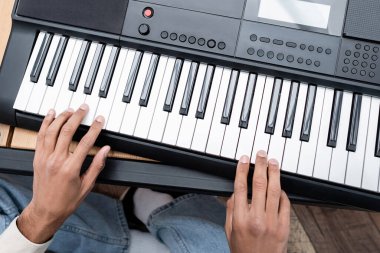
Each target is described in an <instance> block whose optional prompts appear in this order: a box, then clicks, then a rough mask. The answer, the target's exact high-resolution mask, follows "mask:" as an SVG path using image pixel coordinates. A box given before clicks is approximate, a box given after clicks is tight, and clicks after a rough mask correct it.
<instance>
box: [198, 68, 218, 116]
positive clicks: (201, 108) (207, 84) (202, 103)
mask: <svg viewBox="0 0 380 253" xmlns="http://www.w3.org/2000/svg"><path fill="white" fill-rule="evenodd" d="M214 71H215V67H214V66H212V65H208V66H207V70H206V76H205V79H204V81H203V86H202V91H201V96H200V98H199V102H198V108H197V112H196V116H195V117H196V118H198V119H203V118H204V117H205V114H206V107H207V102H208V97H209V94H210V90H211V83H212V79H213V77H214Z"/></svg>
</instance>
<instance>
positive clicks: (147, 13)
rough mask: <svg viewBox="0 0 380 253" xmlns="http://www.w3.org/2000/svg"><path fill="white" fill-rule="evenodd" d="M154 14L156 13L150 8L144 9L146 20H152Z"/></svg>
mask: <svg viewBox="0 0 380 253" xmlns="http://www.w3.org/2000/svg"><path fill="white" fill-rule="evenodd" d="M153 13H154V12H153V9H152V8H150V7H147V8H145V9H144V12H143V15H144V17H146V18H151V17H153Z"/></svg>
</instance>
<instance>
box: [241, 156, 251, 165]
mask: <svg viewBox="0 0 380 253" xmlns="http://www.w3.org/2000/svg"><path fill="white" fill-rule="evenodd" d="M239 162H240V163H244V164H246V163H249V157H248V156H246V155H243V156H242V157H240V160H239Z"/></svg>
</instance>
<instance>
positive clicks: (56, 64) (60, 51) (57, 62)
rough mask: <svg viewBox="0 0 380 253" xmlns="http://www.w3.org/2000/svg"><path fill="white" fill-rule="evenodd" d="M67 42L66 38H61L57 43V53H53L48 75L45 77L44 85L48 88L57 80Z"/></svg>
mask: <svg viewBox="0 0 380 253" xmlns="http://www.w3.org/2000/svg"><path fill="white" fill-rule="evenodd" d="M68 41H69V38H68V37H61V39H60V40H59V43H58V48H57V51H56V52H55V55H54V58H53V62H52V64H51V66H50V69H49V72H48V75H47V77H46V84H47V85H48V86H53V85H54V82H55V79H56V78H57V74H58V70H59V68H60V66H61V62H62V58H63V55H64V54H65V51H66V46H67V42H68Z"/></svg>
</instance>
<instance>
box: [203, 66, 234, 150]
mask: <svg viewBox="0 0 380 253" xmlns="http://www.w3.org/2000/svg"><path fill="white" fill-rule="evenodd" d="M231 73H232V70H231V69H229V68H224V70H223V75H222V81H221V82H220V88H219V94H218V98H217V101H216V106H215V112H214V116H213V119H212V124H211V129H210V134H209V137H208V140H207V147H206V153H208V154H212V155H217V156H219V155H220V151H221V149H222V144H223V136H224V131H225V129H226V125H225V124H222V123H221V119H222V114H223V109H224V102H225V100H226V95H227V90H228V85H229V83H230V77H231Z"/></svg>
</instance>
